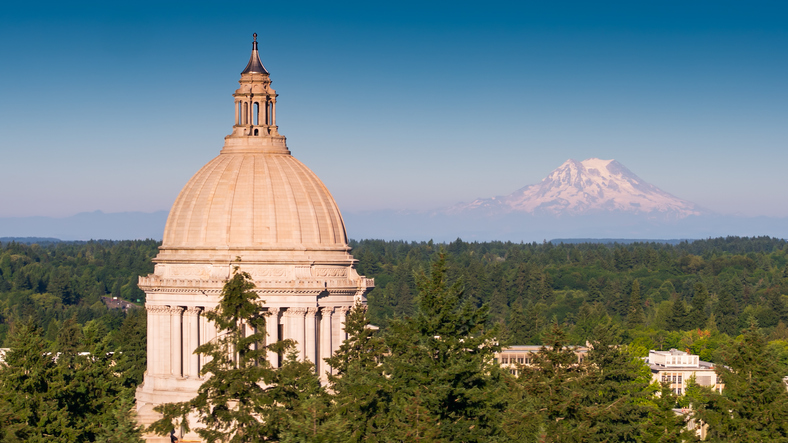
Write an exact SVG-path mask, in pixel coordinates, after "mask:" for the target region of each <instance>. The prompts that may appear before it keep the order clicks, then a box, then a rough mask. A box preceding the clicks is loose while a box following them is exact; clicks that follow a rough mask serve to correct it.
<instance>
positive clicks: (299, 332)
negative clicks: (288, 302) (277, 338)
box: [287, 308, 306, 360]
mask: <svg viewBox="0 0 788 443" xmlns="http://www.w3.org/2000/svg"><path fill="white" fill-rule="evenodd" d="M287 314H288V317H289V318H290V321H288V322H287V323H288V327H289V328H290V331H288V335H287V338H290V339H293V340H294V341H295V342H296V346H295V349H296V351H298V358H299V360H303V359H304V338H305V335H306V334H304V332H305V331H304V314H306V308H287Z"/></svg>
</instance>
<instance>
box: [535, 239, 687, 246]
mask: <svg viewBox="0 0 788 443" xmlns="http://www.w3.org/2000/svg"><path fill="white" fill-rule="evenodd" d="M694 241H695V240H694V239H687V238H685V239H667V240H661V239H653V238H645V239H644V238H554V239H552V240H550V243H552V244H554V245H557V244H561V243H563V244H565V245H578V244H582V243H592V244H602V245H613V244H619V245H629V244H632V243H658V244H663V245H679V244H681V243H684V242H687V243H692V242H694Z"/></svg>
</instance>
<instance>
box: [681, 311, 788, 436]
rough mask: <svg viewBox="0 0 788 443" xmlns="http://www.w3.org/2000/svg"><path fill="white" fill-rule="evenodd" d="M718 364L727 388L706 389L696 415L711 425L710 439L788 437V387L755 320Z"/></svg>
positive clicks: (718, 369) (720, 375)
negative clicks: (787, 417) (787, 415)
mask: <svg viewBox="0 0 788 443" xmlns="http://www.w3.org/2000/svg"><path fill="white" fill-rule="evenodd" d="M722 360H723V363H724V364H722V365H718V366H717V367H716V369H717V374H718V376H719V377H720V378H721V382H722V383H724V385H725V388H724V389H723V391H722V393H718V392H716V391H711V390H702V391H701V392H702V396H701V398H699V399H697V401H696V403H697V404H698V407H697V408H696V409H697V411H696V417H697V418H699V419H700V420H703V421H704V422H705V423H708V424H709V437H710V441H725V442H754V441H788V421H786V420H785V417H786V414H788V391H786V389H785V385H784V384H783V381H782V375H781V374H780V372H779V370H778V368H777V359H776V357H775V356H774V355H773V353H772V352H771V351H770V349H769V347H768V346H767V343H766V339H765V337H764V336H763V335H762V334H761V333H760V332H759V331H758V328H757V327H756V326H755V325H753V326H751V327H750V328H749V329H748V330H747V331H746V332H745V333H744V336H743V337H742V339H741V340H740V341H737V342H736V343H735V344H734V345H733V346H728V347H726V348H725V349H724V350H723V352H722Z"/></svg>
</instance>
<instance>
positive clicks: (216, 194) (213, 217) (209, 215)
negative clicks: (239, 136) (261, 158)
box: [195, 156, 243, 245]
mask: <svg viewBox="0 0 788 443" xmlns="http://www.w3.org/2000/svg"><path fill="white" fill-rule="evenodd" d="M242 161H243V157H237V156H230V157H229V158H228V161H227V164H226V165H225V167H224V169H222V171H221V172H220V173H219V174H215V175H216V179H215V180H216V182H215V184H214V186H213V188H211V189H210V196H209V198H207V199H206V200H205V201H206V206H207V208H206V216H205V220H206V223H203V225H202V232H200V234H199V240H198V241H197V242H195V243H196V244H200V245H204V244H207V243H208V239H211V243H218V244H219V245H227V240H228V238H227V230H226V228H225V227H226V226H229V225H230V223H229V221H230V220H229V218H230V211H231V210H232V203H233V196H234V194H235V182H236V181H237V180H238V173H239V171H240V168H239V163H240V162H242Z"/></svg>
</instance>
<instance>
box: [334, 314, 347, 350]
mask: <svg viewBox="0 0 788 443" xmlns="http://www.w3.org/2000/svg"><path fill="white" fill-rule="evenodd" d="M348 312H350V306H342V307H341V308H339V328H340V329H339V344H338V345H337V348H339V346H341V345H342V342H343V341H345V339H347V332H345V321H347V313H348Z"/></svg>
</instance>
